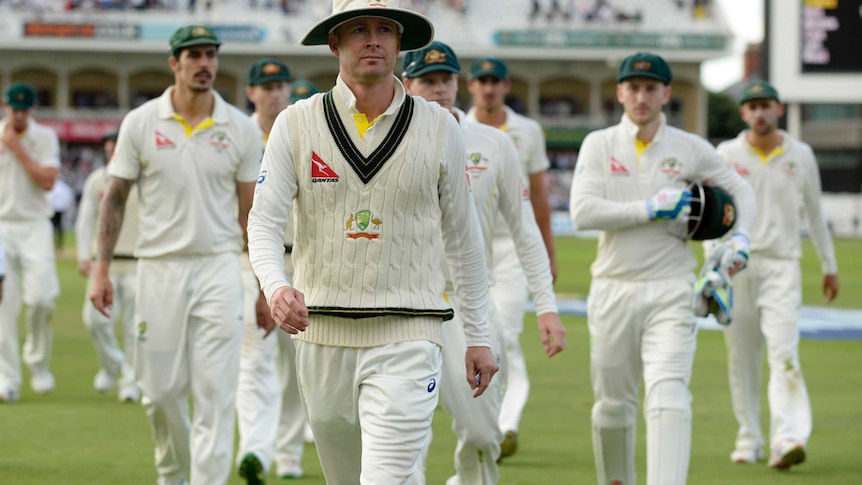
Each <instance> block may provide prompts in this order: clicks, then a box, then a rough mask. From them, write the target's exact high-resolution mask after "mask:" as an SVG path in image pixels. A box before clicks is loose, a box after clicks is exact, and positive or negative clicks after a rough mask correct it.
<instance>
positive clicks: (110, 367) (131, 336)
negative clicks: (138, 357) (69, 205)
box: [75, 132, 141, 402]
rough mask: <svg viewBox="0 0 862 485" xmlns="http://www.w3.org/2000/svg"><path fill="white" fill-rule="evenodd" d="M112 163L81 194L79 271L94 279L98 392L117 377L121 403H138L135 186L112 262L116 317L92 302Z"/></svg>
mask: <svg viewBox="0 0 862 485" xmlns="http://www.w3.org/2000/svg"><path fill="white" fill-rule="evenodd" d="M102 142H103V143H104V150H105V162H106V164H107V165H110V163H111V158H113V156H114V148H115V147H116V144H117V132H113V133H109V134H107V135H105V137H104V138H103V140H102ZM107 165H106V166H105V167H99V168H97V169H96V170H93V171H92V172H90V175H89V176H88V177H87V180H86V182H84V190H83V191H82V192H81V205H80V207H79V208H78V218H77V220H76V222H75V237H76V240H77V250H78V271H79V272H80V273H81V274H82V275H83V276H85V277H87V278H88V279H89V281H88V285H87V298H86V299H85V300H84V310H83V319H84V325H86V327H87V330H89V331H90V337H91V338H92V339H93V344H94V345H95V347H96V353H97V354H98V356H99V371H98V372H97V373H96V377H95V378H94V379H93V388H95V389H96V391H98V392H107V391H108V390H109V389H111V388H112V387H114V385H115V384H116V382H117V377H119V378H120V390H119V394H118V396H117V397H118V399H119V400H120V402H137V401H138V400H139V399H140V398H141V393H140V390H139V389H138V385H137V384H135V367H134V362H133V361H132V356H133V353H134V347H135V293H136V286H137V271H136V268H137V266H138V262H137V258H136V257H135V255H134V253H135V242H136V241H137V240H138V220H137V217H138V216H137V214H138V189H137V187H136V186H132V187H131V189H130V191H129V198H128V199H127V202H126V208H125V213H124V215H123V227H122V229H120V235H119V237H118V238H117V245H116V247H115V248H114V259H113V260H112V261H111V273H110V280H111V285H112V286H113V288H114V303H115V304H114V307H113V311H111V314H110V316H108V317H106V316H105V315H103V314H102V313H101V312H99V311H98V310H96V308H95V307H94V306H93V303H92V302H91V301H90V298H89V289H90V286H91V283H92V278H90V276H91V273H92V258H93V256H94V255H95V253H96V238H95V234H96V223H97V221H98V220H99V208H100V207H101V204H102V199H103V198H104V196H105V193H106V192H107V190H108V181H109V180H110V178H109V176H108V170H107ZM121 315H122V321H123V347H122V348H120V345H119V343H118V342H117V336H116V334H115V333H114V324H115V323H117V318H118V317H120V316H121Z"/></svg>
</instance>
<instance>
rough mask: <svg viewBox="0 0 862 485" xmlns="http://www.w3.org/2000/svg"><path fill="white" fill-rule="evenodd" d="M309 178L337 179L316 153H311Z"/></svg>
mask: <svg viewBox="0 0 862 485" xmlns="http://www.w3.org/2000/svg"><path fill="white" fill-rule="evenodd" d="M311 178H312V179H336V180H337V179H338V174H337V173H335V170H332V168H330V167H329V165H327V164H326V162H324V161H323V159H322V158H320V155H318V154H317V153H314V152H311Z"/></svg>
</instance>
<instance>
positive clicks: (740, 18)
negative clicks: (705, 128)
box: [700, 0, 764, 91]
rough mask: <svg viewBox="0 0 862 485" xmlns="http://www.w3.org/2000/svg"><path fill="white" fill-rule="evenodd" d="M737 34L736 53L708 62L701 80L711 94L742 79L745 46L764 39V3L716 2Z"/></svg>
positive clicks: (753, 0)
mask: <svg viewBox="0 0 862 485" xmlns="http://www.w3.org/2000/svg"><path fill="white" fill-rule="evenodd" d="M714 1H715V2H716V3H717V6H718V8H720V9H721V12H722V14H723V15H724V18H725V19H726V20H727V23H728V25H729V26H730V29H731V31H733V34H734V40H733V54H732V55H730V56H725V57H719V58H716V59H712V60H709V61H706V62H704V63H703V65H702V66H701V70H700V78H701V81H702V82H703V84H704V86H706V88H707V89H709V90H711V91H721V90H723V89H725V88H726V87H728V86H730V85H731V84H733V83H735V82H737V81H739V80H741V79H742V67H743V66H742V56H743V53H744V52H745V46H746V45H747V44H750V43H752V42H760V41H762V40H763V8H764V7H763V2H764V0H714Z"/></svg>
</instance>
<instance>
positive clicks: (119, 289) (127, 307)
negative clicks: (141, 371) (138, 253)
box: [82, 260, 138, 389]
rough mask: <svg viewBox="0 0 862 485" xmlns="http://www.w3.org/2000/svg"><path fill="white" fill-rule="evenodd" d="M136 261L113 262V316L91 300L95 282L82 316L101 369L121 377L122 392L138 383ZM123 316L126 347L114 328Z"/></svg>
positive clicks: (88, 286) (87, 295) (88, 293)
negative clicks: (99, 308) (98, 307)
mask: <svg viewBox="0 0 862 485" xmlns="http://www.w3.org/2000/svg"><path fill="white" fill-rule="evenodd" d="M137 266H138V263H137V261H133V260H114V261H112V262H111V275H110V279H111V285H112V286H113V287H114V304H113V308H111V312H110V314H111V315H110V317H106V316H105V315H102V313H101V312H100V311H98V310H96V307H94V306H93V302H91V301H90V296H89V295H90V286H91V285H92V282H93V279H92V278H90V279H89V281H88V282H87V293H86V294H85V295H84V307H83V310H82V317H83V320H84V326H86V327H87V330H88V331H89V332H90V337H91V338H92V339H93V346H95V347H96V355H98V357H99V367H100V368H102V369H104V370H105V371H106V372H107V373H109V374H110V375H112V376H117V375H119V376H120V389H123V388H126V387H130V386H134V385H136V384H135V367H134V353H135V298H136V296H135V295H136V294H137V286H138V272H137ZM120 317H122V318H121V319H122V322H123V347H122V348H121V347H120V344H119V342H118V341H117V334H116V332H115V331H114V325H115V324H116V323H117V320H118V319H120Z"/></svg>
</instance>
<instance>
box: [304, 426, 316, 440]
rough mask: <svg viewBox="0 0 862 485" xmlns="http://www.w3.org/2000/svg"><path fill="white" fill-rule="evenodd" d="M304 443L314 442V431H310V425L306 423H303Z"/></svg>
mask: <svg viewBox="0 0 862 485" xmlns="http://www.w3.org/2000/svg"><path fill="white" fill-rule="evenodd" d="M303 438H305V442H306V443H314V433H312V432H311V426H309V425H308V423H305V432H304V436H303Z"/></svg>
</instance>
